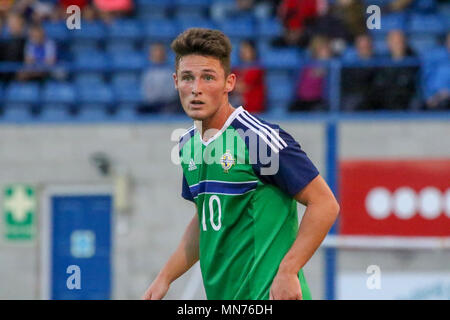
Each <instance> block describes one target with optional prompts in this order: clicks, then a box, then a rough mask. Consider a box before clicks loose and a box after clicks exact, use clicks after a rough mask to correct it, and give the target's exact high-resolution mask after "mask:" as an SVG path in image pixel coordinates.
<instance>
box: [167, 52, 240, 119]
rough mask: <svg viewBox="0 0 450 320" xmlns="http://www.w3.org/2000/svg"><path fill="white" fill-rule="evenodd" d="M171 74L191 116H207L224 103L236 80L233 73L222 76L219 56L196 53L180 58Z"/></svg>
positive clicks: (184, 106)
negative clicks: (217, 57) (175, 69)
mask: <svg viewBox="0 0 450 320" xmlns="http://www.w3.org/2000/svg"><path fill="white" fill-rule="evenodd" d="M173 77H174V81H175V87H176V88H177V90H178V93H179V96H180V100H181V104H182V106H183V109H184V111H185V112H186V114H187V115H188V116H189V117H190V118H192V119H194V120H206V119H209V118H211V117H212V116H214V115H215V114H216V112H217V111H218V110H219V109H220V108H221V107H224V106H227V105H228V93H229V92H230V91H232V90H233V88H234V84H235V82H236V76H235V75H234V74H230V75H228V76H227V77H225V70H224V69H223V67H222V65H221V63H220V61H219V60H218V59H216V58H214V57H205V56H200V55H195V54H193V55H188V56H184V57H182V58H181V59H180V61H179V64H178V70H177V71H176V73H174V75H173Z"/></svg>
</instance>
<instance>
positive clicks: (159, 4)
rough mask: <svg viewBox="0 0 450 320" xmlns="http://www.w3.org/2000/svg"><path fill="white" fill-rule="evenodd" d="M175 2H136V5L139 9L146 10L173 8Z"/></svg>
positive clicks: (146, 0)
mask: <svg viewBox="0 0 450 320" xmlns="http://www.w3.org/2000/svg"><path fill="white" fill-rule="evenodd" d="M173 4H174V0H136V5H137V7H138V8H139V9H144V8H159V7H164V8H168V7H171V6H173Z"/></svg>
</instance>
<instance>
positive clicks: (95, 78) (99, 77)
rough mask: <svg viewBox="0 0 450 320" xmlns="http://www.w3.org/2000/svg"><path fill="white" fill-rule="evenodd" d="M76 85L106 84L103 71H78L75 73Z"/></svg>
mask: <svg viewBox="0 0 450 320" xmlns="http://www.w3.org/2000/svg"><path fill="white" fill-rule="evenodd" d="M74 82H75V85H76V86H77V87H78V86H82V85H99V84H100V85H102V84H105V79H104V77H103V73H101V72H76V73H75V74H74Z"/></svg>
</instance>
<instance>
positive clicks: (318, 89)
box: [289, 36, 332, 111]
mask: <svg viewBox="0 0 450 320" xmlns="http://www.w3.org/2000/svg"><path fill="white" fill-rule="evenodd" d="M310 51H311V56H312V61H311V63H309V64H307V65H306V66H304V67H303V68H302V70H301V72H300V76H299V79H298V82H297V86H296V97H295V100H294V102H293V103H292V104H291V105H290V107H289V110H290V111H324V110H326V108H327V106H326V101H325V97H324V94H325V86H326V81H327V69H326V66H325V65H324V62H327V61H329V60H330V59H331V58H332V50H331V46H330V42H329V39H328V38H326V37H323V36H316V37H314V38H313V39H312V41H311V44H310Z"/></svg>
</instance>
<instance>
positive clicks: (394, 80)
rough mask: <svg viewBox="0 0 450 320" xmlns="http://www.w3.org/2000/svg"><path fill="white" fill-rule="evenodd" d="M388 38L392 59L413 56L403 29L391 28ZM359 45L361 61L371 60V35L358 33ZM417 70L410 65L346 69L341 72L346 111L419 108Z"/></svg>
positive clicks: (357, 45) (359, 58) (357, 42)
mask: <svg viewBox="0 0 450 320" xmlns="http://www.w3.org/2000/svg"><path fill="white" fill-rule="evenodd" d="M386 41H387V44H388V48H389V57H390V59H391V60H392V61H393V62H394V61H395V62H401V61H402V60H403V59H405V58H407V57H413V56H414V53H413V51H412V50H411V49H410V48H409V46H408V44H407V43H406V38H405V36H404V34H403V32H402V31H400V30H392V31H390V32H389V33H388V36H387V39H386ZM356 48H357V53H358V57H357V58H358V60H359V61H368V60H370V59H372V58H373V57H374V54H373V48H372V42H371V39H370V37H369V36H367V35H361V36H358V37H357V40H356ZM418 71H419V69H418V67H417V66H408V65H393V66H379V67H375V66H370V65H369V66H362V67H350V68H345V69H344V70H343V72H342V90H343V93H342V108H343V110H346V111H350V110H352V111H354V110H406V109H408V108H417V106H418V99H417V96H416V92H417V81H418V78H417V77H418Z"/></svg>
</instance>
